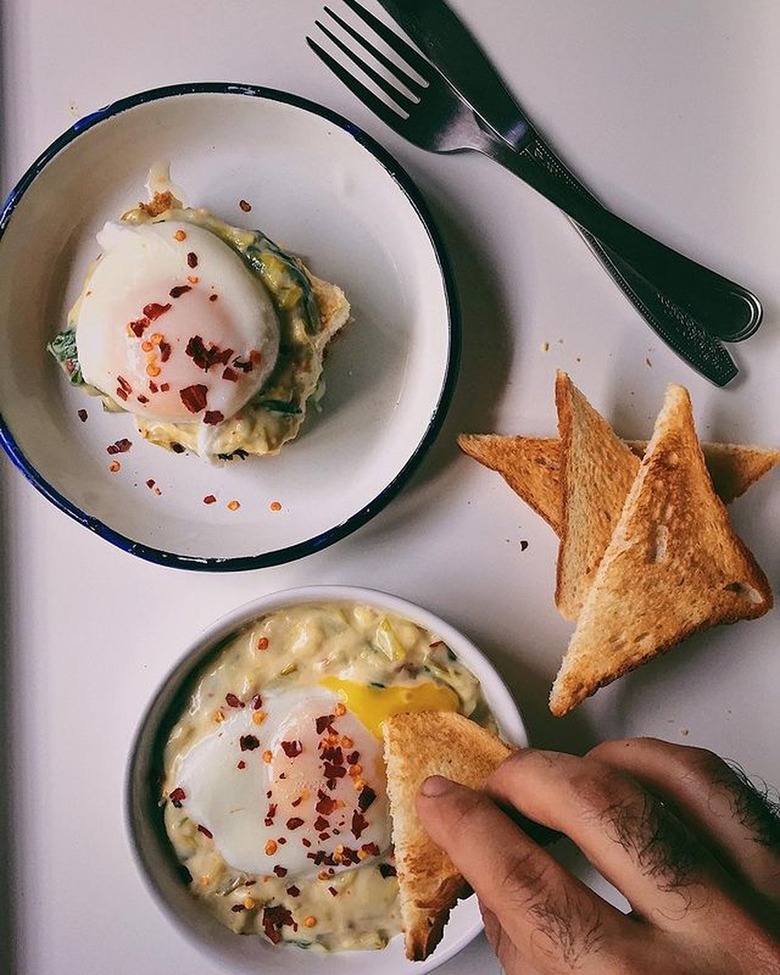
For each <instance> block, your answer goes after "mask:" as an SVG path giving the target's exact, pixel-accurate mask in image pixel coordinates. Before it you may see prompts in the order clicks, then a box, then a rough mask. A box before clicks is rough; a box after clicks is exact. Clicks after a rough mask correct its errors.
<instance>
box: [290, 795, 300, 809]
mask: <svg viewBox="0 0 780 975" xmlns="http://www.w3.org/2000/svg"><path fill="white" fill-rule="evenodd" d="M302 802H303V796H298V798H297V799H293V801H292V802H291V803H290V805H291V806H292V807H293V809H297V808H298V806H300V804H301V803H302Z"/></svg>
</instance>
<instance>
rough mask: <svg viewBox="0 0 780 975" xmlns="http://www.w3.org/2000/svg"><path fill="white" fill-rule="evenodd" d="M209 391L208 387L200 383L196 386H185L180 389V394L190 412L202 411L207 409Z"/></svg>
mask: <svg viewBox="0 0 780 975" xmlns="http://www.w3.org/2000/svg"><path fill="white" fill-rule="evenodd" d="M207 393H208V388H207V387H206V386H203V385H202V384H200V383H198V384H196V385H194V386H185V387H184V389H182V390H180V391H179V396H180V397H181V401H182V403H184V405H185V406H186V407H187V409H188V410H189V412H190V413H200V411H201V410H205V409H206V394H207Z"/></svg>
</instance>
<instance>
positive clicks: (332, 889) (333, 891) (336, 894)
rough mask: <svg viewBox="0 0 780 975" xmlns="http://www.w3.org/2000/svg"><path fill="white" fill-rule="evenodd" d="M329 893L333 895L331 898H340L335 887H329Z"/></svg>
mask: <svg viewBox="0 0 780 975" xmlns="http://www.w3.org/2000/svg"><path fill="white" fill-rule="evenodd" d="M328 893H329V894H330V895H331V897H337V896H338V891H337V890H336V888H335V887H328Z"/></svg>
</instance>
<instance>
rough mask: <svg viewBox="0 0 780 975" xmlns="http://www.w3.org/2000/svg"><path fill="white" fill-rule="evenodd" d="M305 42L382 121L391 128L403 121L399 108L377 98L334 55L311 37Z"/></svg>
mask: <svg viewBox="0 0 780 975" xmlns="http://www.w3.org/2000/svg"><path fill="white" fill-rule="evenodd" d="M318 26H320V27H321V26H322V25H321V24H318ZM326 33H327V32H326ZM306 43H307V44H308V45H309V47H310V48H311V49H312V51H314V53H315V54H316V55H317V57H318V58H319V59H320V60H321V61H322V62H323V63H324V64H325V65H326V67H328V68H330V70H331V71H332V72H333V74H335V75H336V77H337V78H338V79H339V80H340V81H342V82H343V83H344V84H345V85H346V86H347V88H349V90H350V91H351V92H352V94H353V95H355V96H356V97H357V98H359V99H360V101H362V102H363V104H364V105H365V106H366V107H367V108H368V109H369V110H370V111H372V112H373V113H374V114H375V115H377V116H378V117H379V118H381V119H382V121H383V122H384V123H385V124H386V125H389V126H390V128H391V129H397V128H398V123H399V122H403V121H404V116H403V115H400V114H399V112H400V111H401V109H400V108H399V109H398V111H396V110H395V109H394V108H392V107H391V106H389V105H388V104H387V103H386V102H383V101H382V99H381V98H377V96H376V95H375V94H374V93H373V91H371V90H370V89H369V88H366V86H365V85H364V84H363V83H362V82H361V81H358V80H357V78H355V77H354V76H353V75H351V74H350V73H349V71H347V70H346V68H344V67H343V66H342V65H341V64H339V62H338V61H337V60H336V59H335V58H334V57H331V55H330V54H328V52H327V51H325V50H324V49H323V48H321V47H320V45H319V44H318V43H317V42H316V41H314V40H312V38H311V37H307V38H306Z"/></svg>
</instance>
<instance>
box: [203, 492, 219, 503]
mask: <svg viewBox="0 0 780 975" xmlns="http://www.w3.org/2000/svg"><path fill="white" fill-rule="evenodd" d="M203 503H204V504H216V503H217V499H216V498H215V497H214V495H213V494H207V495H206V497H205V498H204V499H203Z"/></svg>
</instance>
